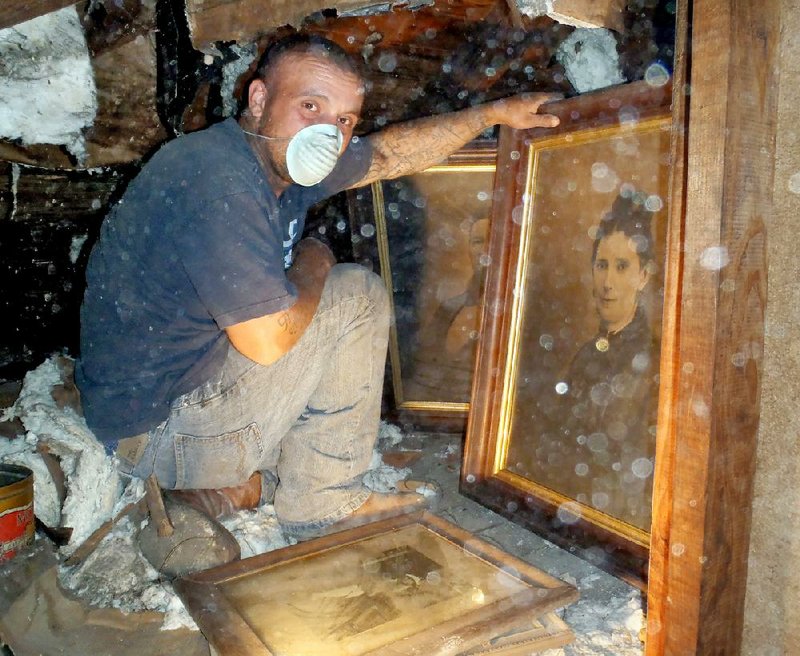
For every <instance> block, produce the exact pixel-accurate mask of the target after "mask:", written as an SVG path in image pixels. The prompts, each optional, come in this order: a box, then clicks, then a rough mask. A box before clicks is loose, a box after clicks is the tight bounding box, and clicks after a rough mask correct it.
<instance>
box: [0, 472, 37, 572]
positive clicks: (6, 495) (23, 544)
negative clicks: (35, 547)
mask: <svg viewBox="0 0 800 656" xmlns="http://www.w3.org/2000/svg"><path fill="white" fill-rule="evenodd" d="M35 526H36V525H35V522H34V519H33V472H32V471H31V470H30V469H28V468H27V467H22V466H20V465H8V464H0V562H2V561H4V560H9V559H11V558H13V557H14V556H15V555H16V554H17V553H19V552H20V551H22V550H23V549H25V548H27V547H29V546H30V545H31V544H33V534H34V529H35Z"/></svg>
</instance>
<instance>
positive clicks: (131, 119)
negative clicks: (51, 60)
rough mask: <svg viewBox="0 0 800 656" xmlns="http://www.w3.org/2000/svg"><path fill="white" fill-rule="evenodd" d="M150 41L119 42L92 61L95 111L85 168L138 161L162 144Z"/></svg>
mask: <svg viewBox="0 0 800 656" xmlns="http://www.w3.org/2000/svg"><path fill="white" fill-rule="evenodd" d="M153 38H154V37H153V35H152V34H151V35H147V36H140V37H139V38H136V39H133V40H131V41H127V42H126V41H121V42H119V43H117V44H116V45H115V46H113V47H110V48H107V49H105V50H103V52H102V53H100V54H99V55H97V56H95V57H92V69H93V70H94V76H95V84H96V86H97V102H98V109H97V116H96V118H95V121H94V123H93V124H92V127H91V128H89V129H88V130H87V132H86V141H87V143H86V150H87V152H88V158H87V162H86V165H87V166H88V167H96V166H107V165H111V164H124V163H128V162H133V161H137V160H140V159H141V158H142V157H144V156H145V155H146V154H148V153H149V152H151V151H152V150H153V149H154V148H155V147H156V146H157V145H158V144H159V143H161V142H162V141H164V140H165V139H166V137H167V132H166V130H165V129H164V127H163V126H162V125H161V121H160V120H159V118H158V111H157V109H156V69H157V66H156V55H155V46H154V43H153Z"/></svg>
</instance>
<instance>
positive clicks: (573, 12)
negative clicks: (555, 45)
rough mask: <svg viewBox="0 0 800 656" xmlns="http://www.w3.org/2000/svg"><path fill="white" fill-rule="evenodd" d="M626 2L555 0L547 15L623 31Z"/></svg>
mask: <svg viewBox="0 0 800 656" xmlns="http://www.w3.org/2000/svg"><path fill="white" fill-rule="evenodd" d="M625 4H626V3H625V1H624V0H554V1H553V10H552V11H549V12H547V15H548V16H550V17H551V18H555V19H556V20H557V21H559V22H560V23H566V24H568V25H575V26H576V27H589V28H592V27H607V28H608V29H610V30H615V31H616V32H622V31H623V30H624V29H625V17H624V12H625Z"/></svg>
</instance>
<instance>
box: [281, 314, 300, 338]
mask: <svg viewBox="0 0 800 656" xmlns="http://www.w3.org/2000/svg"><path fill="white" fill-rule="evenodd" d="M278 325H279V326H280V327H281V328H282V329H283V331H284V332H286V333H289V334H290V335H294V334H296V333H297V324H296V323H295V322H294V321H293V320H292V316H291V315H290V314H289V313H288V312H283V313H281V316H279V317H278Z"/></svg>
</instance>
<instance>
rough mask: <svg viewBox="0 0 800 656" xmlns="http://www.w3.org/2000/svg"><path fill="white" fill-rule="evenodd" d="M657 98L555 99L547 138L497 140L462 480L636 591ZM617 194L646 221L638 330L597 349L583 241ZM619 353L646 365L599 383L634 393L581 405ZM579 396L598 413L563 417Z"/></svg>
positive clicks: (587, 247)
mask: <svg viewBox="0 0 800 656" xmlns="http://www.w3.org/2000/svg"><path fill="white" fill-rule="evenodd" d="M670 99H671V95H670V88H669V86H668V85H665V84H662V85H661V86H660V87H658V86H656V87H652V86H650V85H648V84H647V83H635V84H631V85H624V86H621V87H615V88H612V89H607V90H604V91H600V92H597V93H594V94H589V95H585V96H581V97H578V98H573V99H569V100H565V101H562V102H559V103H552V104H551V105H550V106H549V108H548V111H552V112H555V113H558V115H559V116H560V117H561V118H562V122H561V126H560V128H559V130H558V131H557V133H556V134H552V133H551V132H548V133H544V134H543V133H541V132H530V133H525V132H513V131H511V130H504V131H503V132H501V137H500V143H499V157H498V162H499V164H500V166H501V167H502V168H501V171H502V173H503V176H504V179H505V181H506V184H505V185H504V187H505V197H506V204H505V206H498V207H497V210H498V214H497V215H495V217H494V218H493V230H492V238H491V241H490V259H491V261H492V262H493V264H494V266H493V267H492V269H491V270H490V278H489V280H488V281H487V295H486V298H485V305H486V306H487V307H503V308H506V310H505V312H502V313H498V312H494V313H490V312H486V313H484V316H483V326H482V329H481V332H482V334H483V335H485V336H487V339H485V341H484V342H483V343H482V345H481V350H480V353H479V358H478V365H477V370H476V374H475V375H476V380H475V387H474V389H473V399H472V406H473V410H472V414H471V417H470V422H469V426H468V430H467V439H466V444H465V448H464V452H465V458H464V466H463V467H462V472H461V481H462V491H463V492H464V493H465V494H467V495H469V496H471V497H473V498H475V499H477V500H479V501H480V502H481V503H484V504H485V505H487V506H489V507H491V508H493V509H495V510H497V511H498V512H500V513H502V514H505V515H506V516H508V517H509V518H510V519H512V520H514V521H517V522H519V523H522V524H524V525H526V526H529V527H531V528H533V529H534V530H536V531H537V532H539V533H542V534H543V535H545V536H546V537H547V538H549V539H550V540H552V541H554V542H556V543H558V544H561V545H562V546H565V547H571V548H573V549H574V548H575V547H576V546H582V547H584V549H583V550H578V551H577V553H579V554H581V555H584V556H585V557H587V558H589V559H590V560H592V561H593V562H595V563H596V564H597V565H599V566H600V567H603V568H605V569H609V570H610V571H612V572H614V573H616V574H619V575H620V576H622V577H624V578H626V579H628V580H630V581H631V582H633V583H635V584H638V585H640V586H643V585H644V580H645V579H646V570H647V549H648V545H649V540H650V535H649V528H650V516H649V511H650V506H651V495H652V459H653V451H654V442H655V438H654V436H653V435H652V434H651V431H652V425H654V424H655V413H656V408H657V396H658V386H657V384H656V383H655V382H653V381H655V380H657V376H656V374H657V373H658V339H657V335H658V334H659V333H660V328H661V326H660V324H661V314H662V312H661V304H660V302H659V297H660V296H661V293H662V291H663V263H664V250H665V247H664V238H665V234H666V215H667V212H666V206H665V201H666V199H667V197H668V184H669V175H670V167H669V166H668V157H669V149H670V127H671V118H670V112H669V103H670ZM632 118H635V120H632ZM498 179H500V177H499V175H498ZM509 180H514V181H515V182H514V184H513V185H511V186H509V185H508V184H507V182H508V181H509ZM620 189H622V190H623V191H622V193H623V194H628V195H629V196H631V197H633V195H635V196H636V201H637V203H640V204H641V205H640V206H641V207H642V212H641V213H642V215H643V216H644V217H645V218H647V219H650V222H651V224H652V227H651V228H648V229H647V232H648V238H649V239H650V241H651V243H652V244H655V248H653V249H652V250H653V253H654V256H655V257H654V259H653V260H652V261H651V262H649V263H648V271H650V274H649V278H648V280H647V285H646V286H645V288H644V289H643V290H642V292H641V293H640V298H639V302H638V306H639V313H640V316H639V318H638V321H637V322H631V324H630V326H631V327H630V328H629V329H627V330H625V331H623V332H622V333H620V334H624V335H626V336H625V337H622V338H621V339H623V340H624V343H625V344H626V346H617V345H615V346H612V348H611V350H610V351H609V340H608V339H605V338H604V337H602V336H601V337H599V338H598V337H597V334H598V333H597V329H598V318H597V313H596V311H595V309H594V308H595V301H594V298H593V296H594V295H596V294H597V292H593V291H592V276H591V274H590V272H591V271H592V264H591V259H592V244H593V239H594V238H593V237H592V235H593V234H594V232H595V231H596V230H597V229H598V226H599V225H600V224H601V223H602V218H603V216H604V215H606V214H607V212H608V211H609V210H610V208H611V205H612V203H613V202H614V200H615V198H617V195H618V193H619V190H620ZM509 204H510V205H511V207H513V209H512V210H511V211H510V212H509V211H508V207H509ZM645 207H647V208H649V209H644V208H645ZM633 257H634V259H638V258H637V256H636V255H634V256H633ZM630 296H633V293H631V294H630ZM666 311H667V313H668V314H671V313H672V312H674V308H673V307H669V308H666ZM648 315H650V316H649V320H648V318H647V317H648ZM634 325H635V326H637V327H636V328H634V327H633V326H634ZM632 331H636V332H635V334H636V337H630V335H631V334H634V333H633V332H632ZM604 334H605V333H604ZM616 339H617V338H616V337H614V338H611V342H613V343H614V344H617V342H616V341H615V340H616ZM601 342H602V344H601ZM598 344H599V345H598ZM582 345H585V346H583V347H582ZM619 348H622V349H623V350H631V349H633V350H632V351H631V353H630V354H629V355H630V356H631V357H632V356H633V355H634V354H635V355H636V356H637V357H638V358H639V359H640V360H642V361H644V360H645V359H647V358H649V361H650V365H649V366H647V367H643V368H642V367H640V368H639V370H634V369H633V368H631V367H630V362H629V361H626V362H625V363H622V361H621V360H620V363H621V364H624V366H625V369H620V370H618V371H614V372H611V373H609V374H608V378H609V380H611V377H612V376H613V378H614V380H615V381H616V380H617V379H619V378H622V377H627V378H626V379H627V380H628V383H627V384H626V385H625V387H627V388H632V387H633V388H634V389H635V390H636V393H635V394H633V396H632V397H631V398H624V395H623V396H620V397H615V398H614V400H612V401H611V404H610V405H608V406H607V407H605V409H604V410H602V411H600V410H599V409H600V408H601V406H595V404H594V403H592V402H591V401H589V400H588V399H587V397H589V396H590V395H591V394H594V393H595V390H596V388H599V387H601V386H602V385H606V387H608V388H609V390H610V389H611V385H608V384H606V383H603V384H602V385H601V384H596V385H594V386H593V387H592V388H591V389H590V388H589V385H591V383H589V382H587V380H586V373H585V371H589V370H591V368H592V367H595V368H596V367H597V366H599V365H600V364H601V363H600V362H599V361H600V360H605V359H606V358H607V357H608V356H607V355H606V352H608V354H609V355H611V354H612V353H615V352H616V350H617V349H619ZM645 350H647V352H645ZM592 353H594V355H592ZM611 357H612V358H613V359H615V360H619V358H618V357H617V356H611ZM634 378H635V380H634ZM581 386H583V388H585V389H583V390H582V392H579V389H581ZM629 391H630V389H629ZM578 397H580V398H581V399H583V400H584V402H583V405H585V406H586V408H588V409H589V410H591V408H592V407H597V408H598V413H596V414H597V415H598V418H597V419H587V418H584V419H581V420H578V419H576V417H575V413H576V410H578V409H580V408H581V407H582V404H581V402H580V401H579V400H578ZM598 402H599V401H598ZM647 406H649V407H650V408H652V412H651V413H649V412H647V411H646V407H647ZM586 408H584V409H586ZM600 415H613V416H614V420H608V419H605V420H601V419H599V416H600ZM622 420H624V421H625V428H626V429H627V431H628V434H627V435H626V436H625V438H624V442H623V443H620V442H619V441H618V439H619V437H618V438H617V439H614V438H613V436H611V432H612V430H611V429H613V428H614V425H615V424H619V423H620V421H622ZM587 422H588V423H587ZM579 433H580V435H579ZM607 433H608V434H609V435H608V436H606V434H607ZM587 437H588V444H587ZM581 440H583V441H581ZM593 440H595V441H598V440H602V441H603V442H604V445H600V446H601V449H602V450H601V453H603V455H604V456H605V455H606V454H610V453H612V452H613V451H614V450H615V449H616V450H620V445H621V444H624V449H625V450H624V451H621V452H620V453H618V454H617V456H616V457H615V458H614V459H615V460H616V459H618V458H621V459H622V461H623V462H622V463H619V465H617V464H615V467H620V469H619V471H614V470H612V468H611V463H610V462H609V463H607V464H602V462H601V460H597V462H594V464H592V463H593V459H592V456H591V454H592V452H593V450H594V449H595V444H593V442H592V441H593ZM587 463H590V464H587ZM645 465H646V467H645ZM581 468H582V469H581ZM634 472H635V473H636V474H637V476H635V477H634V476H633V473H634ZM626 477H627V478H626ZM628 478H629V479H630V480H629V481H628V480H627V479H628ZM606 479H613V481H614V482H613V483H612V484H608V483H607V484H606V485H605V487H606V488H608V492H609V493H611V494H607V493H606V492H603V491H599V490H598V489H595V486H593V482H595V483H596V482H597V481H601V482H602V481H604V480H606ZM623 480H625V481H626V484H625V485H624V486H623ZM602 489H605V488H600V490H602ZM617 490H618V491H619V492H623V494H620V493H618V492H617ZM593 492H594V493H593ZM632 501H635V502H636V503H635V506H634V507H631V505H630V504H631V502H632ZM598 544H602V545H603V548H598Z"/></svg>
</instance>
